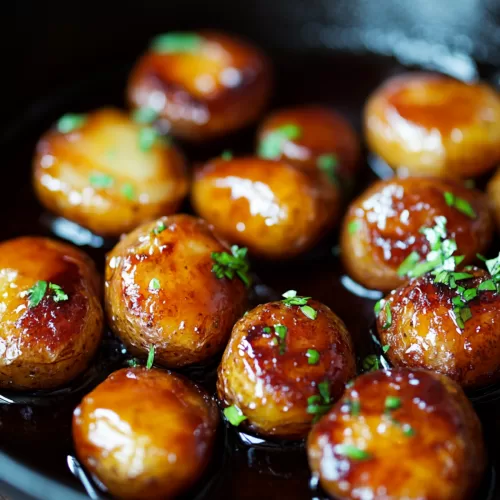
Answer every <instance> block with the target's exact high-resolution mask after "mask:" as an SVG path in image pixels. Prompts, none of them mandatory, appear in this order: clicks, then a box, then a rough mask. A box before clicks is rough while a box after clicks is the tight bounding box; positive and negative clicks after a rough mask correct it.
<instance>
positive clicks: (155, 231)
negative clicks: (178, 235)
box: [153, 220, 167, 235]
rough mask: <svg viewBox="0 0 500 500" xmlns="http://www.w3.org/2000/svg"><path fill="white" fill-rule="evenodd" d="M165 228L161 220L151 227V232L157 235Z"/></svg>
mask: <svg viewBox="0 0 500 500" xmlns="http://www.w3.org/2000/svg"><path fill="white" fill-rule="evenodd" d="M165 229H167V226H165V223H164V222H163V221H162V220H161V221H158V223H157V224H156V227H155V228H154V229H153V233H154V234H156V235H159V234H160V233H162V232H163V231H165Z"/></svg>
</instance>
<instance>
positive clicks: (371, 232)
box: [341, 177, 493, 291]
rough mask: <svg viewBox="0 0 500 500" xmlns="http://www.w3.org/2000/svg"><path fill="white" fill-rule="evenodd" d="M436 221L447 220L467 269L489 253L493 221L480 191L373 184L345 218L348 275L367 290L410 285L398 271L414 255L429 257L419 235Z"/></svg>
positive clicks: (430, 182)
mask: <svg viewBox="0 0 500 500" xmlns="http://www.w3.org/2000/svg"><path fill="white" fill-rule="evenodd" d="M446 192H449V193H452V194H453V195H455V196H456V197H458V198H462V199H463V200H465V201H467V202H469V204H470V206H471V207H472V208H473V210H474V212H475V213H476V216H477V217H475V218H471V217H469V216H468V215H465V214H463V213H462V212H460V211H459V210H457V208H456V207H454V206H448V205H447V203H446V200H445V197H444V193H446ZM437 216H444V217H446V220H447V224H446V228H447V232H448V235H449V237H450V238H451V239H454V240H456V242H457V246H458V250H456V252H455V255H465V259H464V265H465V264H468V263H470V262H473V261H474V260H475V258H476V254H477V253H483V252H484V251H485V250H486V249H487V248H488V246H489V244H490V242H491V239H492V236H493V221H492V218H491V214H490V211H489V206H488V200H487V199H486V197H485V196H484V194H483V193H481V192H480V191H478V190H475V189H467V188H465V187H464V186H463V185H461V184H460V183H459V182H456V181H452V180H451V179H450V180H448V179H433V178H430V177H418V178H416V177H413V178H407V179H390V180H386V181H378V182H376V183H374V184H373V185H372V186H370V187H369V188H368V189H367V190H366V191H365V192H364V193H363V194H362V195H361V196H359V197H358V198H357V199H356V200H354V201H353V202H352V203H351V205H350V206H349V209H348V211H347V214H346V215H345V217H344V221H343V224H342V232H341V257H342V262H343V264H344V266H345V268H346V269H347V272H348V273H349V274H350V275H351V276H352V277H353V278H354V279H355V280H356V281H358V282H359V283H361V284H362V285H364V286H366V287H368V288H373V289H379V290H383V291H389V290H392V289H394V288H396V287H398V286H399V285H401V284H403V283H405V282H406V281H408V278H406V277H400V276H398V274H397V271H398V268H399V266H400V265H401V263H402V262H403V261H404V260H405V258H406V257H408V255H410V253H411V252H412V251H416V252H418V253H419V254H420V255H421V256H422V257H424V256H425V255H427V253H428V252H429V251H430V248H429V243H428V241H427V239H426V237H425V235H423V234H422V233H420V232H419V231H420V229H421V228H422V227H434V226H435V225H436V222H435V218H436V217H437ZM353 228H354V229H353ZM422 260H424V259H422Z"/></svg>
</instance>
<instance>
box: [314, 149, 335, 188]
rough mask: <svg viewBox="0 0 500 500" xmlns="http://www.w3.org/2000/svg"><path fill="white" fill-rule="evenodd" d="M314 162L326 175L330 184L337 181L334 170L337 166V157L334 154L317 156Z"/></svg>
mask: <svg viewBox="0 0 500 500" xmlns="http://www.w3.org/2000/svg"><path fill="white" fill-rule="evenodd" d="M316 164H317V166H318V168H319V169H320V170H321V171H323V172H324V173H325V174H326V175H327V176H328V179H330V181H331V182H332V184H336V183H337V175H336V170H337V167H338V159H337V157H336V156H335V155H334V154H325V155H321V156H319V157H318V159H317V163H316Z"/></svg>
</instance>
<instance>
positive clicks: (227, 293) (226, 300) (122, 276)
mask: <svg viewBox="0 0 500 500" xmlns="http://www.w3.org/2000/svg"><path fill="white" fill-rule="evenodd" d="M213 252H215V253H220V252H228V253H229V250H228V248H227V247H226V246H225V245H223V244H222V243H221V242H220V241H219V240H218V239H217V238H216V237H215V236H214V234H213V233H212V231H211V228H210V226H208V224H206V223H205V222H204V221H202V220H201V219H197V218H195V217H192V216H189V215H173V216H170V217H163V218H161V219H159V220H158V221H156V222H152V223H148V224H145V225H143V226H140V227H139V228H137V229H136V230H135V231H133V232H132V233H130V234H128V235H127V236H126V237H125V238H123V239H122V240H121V241H120V242H119V243H118V245H116V247H115V248H114V249H113V250H112V251H111V252H110V253H109V254H108V256H107V260H106V283H105V305H106V312H107V315H108V320H109V324H110V326H111V328H112V330H113V331H114V332H115V334H116V335H117V336H119V337H120V339H121V340H122V341H123V343H124V344H125V345H126V347H127V348H128V349H129V350H130V352H131V353H132V354H134V355H137V356H142V357H145V356H146V355H147V353H148V351H149V349H150V346H151V345H154V346H155V350H156V358H155V359H156V361H157V362H158V363H160V364H162V365H164V366H168V367H179V366H184V365H189V364H193V363H200V362H202V361H205V360H207V359H209V358H210V357H212V356H213V355H214V354H216V353H217V352H219V351H221V350H222V349H223V348H224V347H225V345H226V342H227V340H228V338H229V335H230V333H231V328H232V327H233V325H234V324H235V323H236V321H237V320H238V318H240V317H241V315H242V314H243V312H244V311H245V306H246V289H245V285H244V284H243V282H242V281H241V280H240V279H239V278H238V277H237V276H236V275H235V276H234V278H233V279H228V278H226V277H223V278H221V279H219V278H218V277H217V275H216V274H215V273H214V272H213V267H214V264H215V261H214V259H213V258H212V253H213Z"/></svg>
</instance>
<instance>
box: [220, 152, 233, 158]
mask: <svg viewBox="0 0 500 500" xmlns="http://www.w3.org/2000/svg"><path fill="white" fill-rule="evenodd" d="M220 157H221V159H222V160H225V161H227V160H232V159H233V153H231V151H229V150H227V149H226V150H225V151H223V152H222V154H221V155H220Z"/></svg>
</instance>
